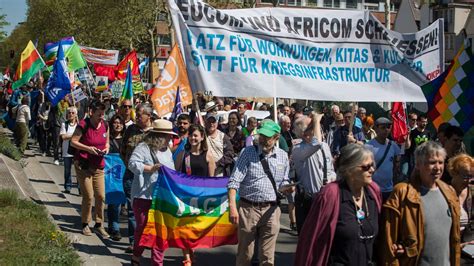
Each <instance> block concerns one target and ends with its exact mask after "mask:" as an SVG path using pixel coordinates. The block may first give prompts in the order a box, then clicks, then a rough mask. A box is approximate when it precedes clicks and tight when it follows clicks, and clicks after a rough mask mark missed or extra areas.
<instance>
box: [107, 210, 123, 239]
mask: <svg viewBox="0 0 474 266" xmlns="http://www.w3.org/2000/svg"><path fill="white" fill-rule="evenodd" d="M119 216H120V204H108V205H107V221H108V223H109V227H108V229H109V231H114V232H119V231H120V225H119Z"/></svg>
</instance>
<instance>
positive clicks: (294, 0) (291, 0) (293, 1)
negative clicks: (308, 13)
mask: <svg viewBox="0 0 474 266" xmlns="http://www.w3.org/2000/svg"><path fill="white" fill-rule="evenodd" d="M288 5H289V6H301V0H288Z"/></svg>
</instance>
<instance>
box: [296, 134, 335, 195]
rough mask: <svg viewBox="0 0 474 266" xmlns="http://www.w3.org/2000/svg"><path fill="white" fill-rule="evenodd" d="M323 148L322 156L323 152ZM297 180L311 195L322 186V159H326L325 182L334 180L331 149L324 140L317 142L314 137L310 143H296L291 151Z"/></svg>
mask: <svg viewBox="0 0 474 266" xmlns="http://www.w3.org/2000/svg"><path fill="white" fill-rule="evenodd" d="M322 150H324V156H323V152H322ZM291 158H292V159H293V163H294V167H295V171H296V176H297V180H298V181H300V182H301V184H300V186H301V187H302V188H303V189H304V191H305V193H307V194H308V195H310V196H312V195H313V194H314V193H317V192H319V191H320V190H321V188H322V187H323V179H324V161H326V168H327V169H326V172H327V182H328V183H329V182H333V181H335V180H336V172H335V171H334V166H333V164H332V156H331V150H330V149H329V145H328V144H327V143H325V142H319V141H318V140H317V139H316V138H315V137H314V138H313V139H312V141H311V143H306V142H304V141H302V142H300V143H298V144H296V145H295V146H294V147H293V150H292V152H291Z"/></svg>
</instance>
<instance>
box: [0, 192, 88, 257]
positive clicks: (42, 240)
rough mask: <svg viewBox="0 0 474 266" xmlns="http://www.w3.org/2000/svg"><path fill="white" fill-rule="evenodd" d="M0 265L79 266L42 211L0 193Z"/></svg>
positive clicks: (10, 195) (14, 197) (42, 208)
mask: <svg viewBox="0 0 474 266" xmlns="http://www.w3.org/2000/svg"><path fill="white" fill-rule="evenodd" d="M0 220H1V221H2V223H0V265H80V264H81V261H80V259H79V256H78V255H77V253H76V252H75V251H74V249H73V247H72V246H71V243H70V241H69V239H68V238H67V237H66V235H65V234H64V233H62V232H60V231H58V230H57V229H56V227H55V225H54V224H53V223H52V222H51V221H50V220H49V218H48V214H47V212H46V209H45V207H44V206H42V205H38V204H36V203H34V202H31V201H28V200H22V199H19V198H18V196H17V194H16V193H15V192H14V191H11V190H0Z"/></svg>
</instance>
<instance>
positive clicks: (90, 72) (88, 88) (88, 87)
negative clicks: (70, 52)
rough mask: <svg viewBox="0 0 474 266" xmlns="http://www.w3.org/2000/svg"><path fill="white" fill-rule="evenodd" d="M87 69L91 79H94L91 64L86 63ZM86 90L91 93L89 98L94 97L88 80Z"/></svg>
mask: <svg viewBox="0 0 474 266" xmlns="http://www.w3.org/2000/svg"><path fill="white" fill-rule="evenodd" d="M86 67H87V70H88V71H89V74H90V75H91V78H93V77H94V76H93V75H92V71H91V69H90V68H89V64H87V63H86ZM86 88H87V90H88V91H89V96H90V97H92V92H91V88H90V86H89V83H88V82H87V80H86Z"/></svg>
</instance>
